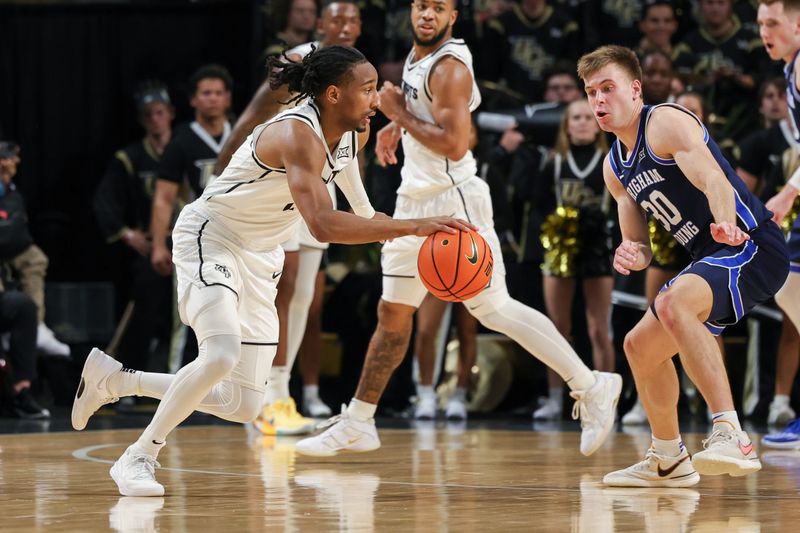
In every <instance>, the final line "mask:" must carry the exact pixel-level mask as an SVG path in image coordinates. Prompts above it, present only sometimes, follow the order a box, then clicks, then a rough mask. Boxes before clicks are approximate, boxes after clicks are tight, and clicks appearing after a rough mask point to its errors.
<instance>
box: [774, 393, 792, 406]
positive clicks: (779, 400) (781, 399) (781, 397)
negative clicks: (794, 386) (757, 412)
mask: <svg viewBox="0 0 800 533" xmlns="http://www.w3.org/2000/svg"><path fill="white" fill-rule="evenodd" d="M772 403H774V404H775V405H789V395H788V394H776V395H775V399H774V400H772Z"/></svg>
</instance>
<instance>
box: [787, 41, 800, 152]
mask: <svg viewBox="0 0 800 533" xmlns="http://www.w3.org/2000/svg"><path fill="white" fill-rule="evenodd" d="M797 54H800V50H798V51H797V52H795V53H794V57H793V58H792V60H791V61H789V62H788V63H786V65H785V66H784V67H783V74H784V75H785V76H786V103H787V104H789V118H790V119H791V121H792V124H794V138H795V140H798V141H800V130H799V129H798V128H797V126H798V124H800V102H798V100H800V94H798V92H797V84H796V83H795V82H794V77H795V76H794V62H795V61H796V60H797Z"/></svg>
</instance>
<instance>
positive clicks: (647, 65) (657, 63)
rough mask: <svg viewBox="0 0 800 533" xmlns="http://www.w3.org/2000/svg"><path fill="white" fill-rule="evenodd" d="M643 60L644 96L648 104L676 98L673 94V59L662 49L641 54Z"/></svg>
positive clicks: (670, 100)
mask: <svg viewBox="0 0 800 533" xmlns="http://www.w3.org/2000/svg"><path fill="white" fill-rule="evenodd" d="M640 58H641V62H642V96H643V98H644V102H645V103H646V104H661V103H664V102H672V101H674V100H675V98H674V96H673V95H672V90H673V80H674V78H675V77H674V76H673V73H672V60H671V59H670V57H669V56H668V55H667V54H666V52H664V51H662V50H661V49H658V48H656V49H653V50H649V51H647V52H645V53H644V54H643V55H641V56H640Z"/></svg>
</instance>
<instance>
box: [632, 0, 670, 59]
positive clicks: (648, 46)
mask: <svg viewBox="0 0 800 533" xmlns="http://www.w3.org/2000/svg"><path fill="white" fill-rule="evenodd" d="M639 30H641V32H642V34H643V36H642V39H641V40H640V41H639V46H637V48H636V54H637V55H638V56H639V57H643V56H644V53H645V52H646V51H648V50H661V51H662V52H664V53H665V54H667V56H668V57H672V37H673V36H674V35H675V32H676V31H678V19H677V17H676V16H675V7H674V6H673V5H672V3H671V2H666V1H663V0H658V1H656V2H652V3H646V4H645V5H644V7H642V17H641V20H639Z"/></svg>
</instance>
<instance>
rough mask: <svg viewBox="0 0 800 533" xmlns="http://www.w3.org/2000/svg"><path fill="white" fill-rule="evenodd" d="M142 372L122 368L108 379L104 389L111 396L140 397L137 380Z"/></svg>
mask: <svg viewBox="0 0 800 533" xmlns="http://www.w3.org/2000/svg"><path fill="white" fill-rule="evenodd" d="M142 374H143V372H142V371H140V370H134V369H132V368H123V369H121V370H119V371H117V372H114V373H113V374H111V375H110V376H109V377H108V381H107V382H106V388H107V389H108V392H110V393H111V394H112V395H113V396H117V397H119V398H122V397H123V396H140V393H139V380H140V379H141V377H142Z"/></svg>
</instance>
